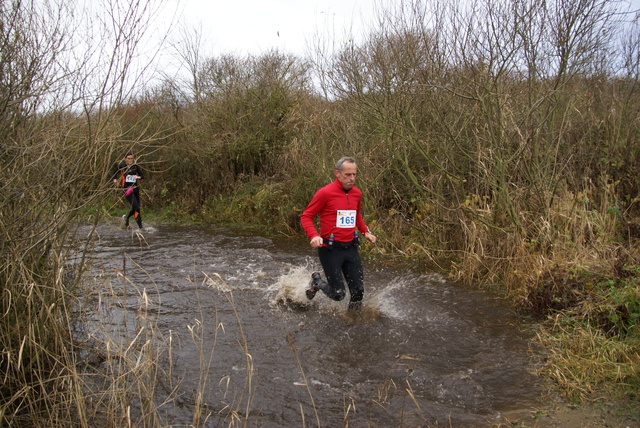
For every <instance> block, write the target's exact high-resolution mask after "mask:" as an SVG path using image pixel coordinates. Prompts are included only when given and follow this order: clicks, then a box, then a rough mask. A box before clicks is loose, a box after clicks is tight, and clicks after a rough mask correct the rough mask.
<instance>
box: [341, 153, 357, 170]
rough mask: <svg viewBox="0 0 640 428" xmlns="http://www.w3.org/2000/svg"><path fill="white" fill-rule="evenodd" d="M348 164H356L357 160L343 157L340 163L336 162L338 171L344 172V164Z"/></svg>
mask: <svg viewBox="0 0 640 428" xmlns="http://www.w3.org/2000/svg"><path fill="white" fill-rule="evenodd" d="M345 162H348V163H356V160H355V159H354V158H352V157H349V156H344V157H341V158H340V160H339V161H338V162H336V170H338V171H342V164H343V163H345Z"/></svg>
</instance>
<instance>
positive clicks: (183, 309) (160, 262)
mask: <svg viewBox="0 0 640 428" xmlns="http://www.w3.org/2000/svg"><path fill="white" fill-rule="evenodd" d="M93 242H94V244H95V254H94V263H93V268H92V271H91V275H90V276H91V278H92V279H93V280H94V282H95V284H96V290H97V293H96V294H97V297H96V298H95V299H94V300H93V301H92V302H91V305H92V309H91V313H92V316H93V318H94V320H93V322H91V323H89V324H88V327H87V330H88V333H89V335H94V336H95V337H98V336H101V337H102V336H105V335H106V336H109V335H111V336H121V337H122V338H123V341H125V342H126V341H127V340H131V338H136V339H137V338H138V337H140V336H141V335H143V334H147V333H146V332H148V331H149V327H148V325H149V324H152V325H153V329H154V331H155V335H154V339H153V340H160V341H161V342H162V343H163V344H164V348H159V349H165V351H163V352H160V353H159V354H160V355H159V356H158V357H157V358H158V360H159V361H162V363H163V364H164V367H163V370H162V375H163V376H166V379H165V380H162V381H160V382H159V383H160V384H161V386H162V387H161V388H160V387H159V388H158V391H157V392H156V394H158V396H159V399H160V401H161V400H162V397H165V398H166V397H171V400H167V403H165V404H163V407H162V409H163V411H164V412H165V417H166V418H167V421H166V423H167V424H170V423H171V424H190V423H193V421H194V417H193V415H194V411H196V409H197V412H199V413H201V414H205V415H208V416H207V419H206V422H204V420H205V419H204V418H203V419H201V420H200V423H201V424H203V425H205V426H218V425H220V424H223V420H224V421H226V423H225V424H228V417H229V416H228V412H225V409H229V408H232V407H234V406H235V407H234V408H236V409H237V413H238V414H241V415H242V417H245V418H246V419H247V420H248V421H249V425H251V426H261V427H279V426H303V425H310V426H317V425H321V426H328V427H334V426H345V425H347V424H348V425H349V426H356V427H364V426H380V427H382V426H418V425H421V426H427V425H429V426H436V425H440V426H442V425H445V426H449V425H451V426H487V425H488V424H491V423H499V422H505V420H506V419H505V418H507V417H509V415H512V416H513V415H524V414H526V413H527V409H530V408H533V407H535V406H536V405H538V404H539V403H538V397H539V396H540V393H541V390H540V387H539V386H538V385H537V380H536V378H535V377H534V376H532V375H531V374H530V373H529V372H528V366H527V365H528V363H529V360H528V352H527V351H528V342H527V335H526V334H525V333H524V330H523V328H522V320H520V319H519V318H518V317H516V316H515V315H513V314H512V313H511V312H510V311H509V310H507V309H506V308H505V307H503V306H501V305H500V302H499V301H497V300H495V299H493V298H491V297H489V296H487V295H485V294H482V293H479V292H473V291H469V290H466V289H463V288H460V287H457V286H453V285H450V284H447V283H446V282H445V281H444V280H443V279H442V278H441V277H440V276H438V275H435V274H431V275H421V274H416V273H414V272H411V271H409V270H406V269H393V268H388V267H385V266H383V265H381V264H375V265H373V264H368V263H367V262H366V260H365V262H364V265H365V289H366V293H365V300H364V307H363V308H362V310H361V311H360V312H359V313H356V314H353V313H350V312H348V311H347V310H346V305H347V303H346V300H345V301H343V302H333V301H330V300H329V299H327V298H326V297H325V296H324V295H321V294H318V296H317V297H316V298H315V299H314V300H312V301H308V300H307V299H306V297H305V296H304V289H305V287H306V285H307V284H308V280H309V277H310V273H311V271H313V270H316V269H318V268H319V264H318V262H317V259H316V256H315V251H314V250H312V249H311V248H310V247H309V246H308V245H307V242H306V240H304V239H301V240H297V241H294V240H288V239H282V240H272V239H267V238H263V237H257V236H247V235H241V234H234V233H232V232H230V231H227V230H222V229H207V228H202V227H177V226H168V225H155V226H154V227H149V228H148V229H147V230H146V231H145V233H144V237H140V236H136V235H135V234H132V233H131V232H130V231H123V230H120V229H118V228H117V227H116V226H115V225H112V224H105V225H101V226H99V227H98V229H97V231H96V233H95V234H94V241H93ZM145 323H146V324H145ZM145 326H146V327H145ZM158 338H159V339H158ZM166 348H170V350H166ZM103 364H106V363H103ZM247 414H248V415H249V416H248V417H247Z"/></svg>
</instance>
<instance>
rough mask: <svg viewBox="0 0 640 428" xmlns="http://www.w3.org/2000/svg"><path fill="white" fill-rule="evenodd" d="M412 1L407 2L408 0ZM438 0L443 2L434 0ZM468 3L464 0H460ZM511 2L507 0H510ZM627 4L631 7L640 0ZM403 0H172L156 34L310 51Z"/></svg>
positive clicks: (230, 48) (207, 43)
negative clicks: (196, 34) (188, 33)
mask: <svg viewBox="0 0 640 428" xmlns="http://www.w3.org/2000/svg"><path fill="white" fill-rule="evenodd" d="M407 1H408V0H407ZM430 1H439V0H430ZM461 1H463V0H461ZM505 1H506V0H505ZM622 1H623V2H628V3H627V4H628V5H630V6H631V8H632V10H633V9H635V10H638V8H640V0H622ZM400 2H401V0H235V1H230V0H167V3H166V4H165V6H164V8H163V9H162V13H161V14H159V15H158V16H157V17H156V19H155V20H154V29H155V30H156V31H154V33H156V34H163V33H164V32H166V29H167V28H168V26H169V24H170V23H173V25H174V27H173V32H172V36H171V38H170V40H169V42H174V43H175V42H178V41H179V40H180V34H179V31H178V30H179V29H180V28H181V27H182V28H184V27H185V26H186V27H187V28H191V29H196V28H201V32H202V37H203V42H204V44H203V47H202V50H201V54H203V55H204V57H211V56H214V57H215V56H218V55H220V54H225V53H230V54H239V55H241V56H244V55H246V54H260V53H264V52H266V51H268V50H270V49H278V50H279V51H280V52H281V53H292V54H297V55H300V56H303V55H305V53H306V48H307V47H309V46H310V44H311V43H312V42H313V40H314V37H316V36H318V35H320V36H321V37H323V38H324V39H326V40H329V41H335V42H338V43H339V42H341V41H344V38H345V36H346V35H347V34H349V35H350V36H354V37H353V38H354V39H355V41H356V42H357V41H359V40H360V37H361V36H363V35H364V34H366V32H367V31H368V30H371V29H372V28H374V27H375V21H376V16H377V15H378V13H379V11H380V10H381V9H384V8H388V5H390V4H396V5H397V4H399V3H400ZM160 52H161V53H160V54H159V56H158V57H156V61H155V63H156V64H162V65H160V67H161V68H163V67H164V69H163V71H164V72H169V74H172V73H171V71H170V70H171V69H173V67H172V66H166V65H164V64H172V65H176V58H175V56H173V57H172V55H175V51H173V50H172V49H171V48H170V47H169V44H164V45H163V47H162V49H161V51H160Z"/></svg>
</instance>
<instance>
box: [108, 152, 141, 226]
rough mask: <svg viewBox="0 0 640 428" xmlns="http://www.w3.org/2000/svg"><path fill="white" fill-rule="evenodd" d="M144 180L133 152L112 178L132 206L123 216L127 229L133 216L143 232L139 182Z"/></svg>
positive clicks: (125, 158) (127, 156)
mask: <svg viewBox="0 0 640 428" xmlns="http://www.w3.org/2000/svg"><path fill="white" fill-rule="evenodd" d="M143 178H144V173H143V171H142V168H140V166H139V165H137V164H136V163H135V157H134V156H133V152H131V151H129V152H127V154H126V155H125V156H124V159H123V160H122V161H121V162H120V163H119V164H118V166H117V167H116V169H115V171H114V173H113V176H112V178H111V179H112V180H113V183H114V184H115V185H117V186H118V187H120V188H122V189H123V191H124V197H125V198H126V200H127V202H128V203H129V205H130V206H131V209H130V210H129V213H128V214H124V215H123V216H122V220H123V221H124V226H125V227H129V218H130V217H131V216H133V218H134V219H135V220H136V223H138V228H139V229H140V230H142V216H141V215H140V188H139V180H141V179H143Z"/></svg>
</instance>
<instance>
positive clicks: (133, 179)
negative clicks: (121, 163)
mask: <svg viewBox="0 0 640 428" xmlns="http://www.w3.org/2000/svg"><path fill="white" fill-rule="evenodd" d="M124 181H126V182H127V183H135V182H136V176H135V175H125V176H124Z"/></svg>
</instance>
